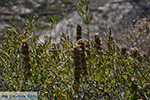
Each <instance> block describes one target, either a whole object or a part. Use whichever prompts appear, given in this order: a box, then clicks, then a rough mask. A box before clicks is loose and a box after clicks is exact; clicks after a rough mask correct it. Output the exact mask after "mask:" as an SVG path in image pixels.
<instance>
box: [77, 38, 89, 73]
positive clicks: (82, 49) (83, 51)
mask: <svg viewBox="0 0 150 100" xmlns="http://www.w3.org/2000/svg"><path fill="white" fill-rule="evenodd" d="M78 44H79V45H80V48H81V66H82V70H83V75H88V71H87V64H86V55H85V43H84V40H82V39H80V40H78Z"/></svg>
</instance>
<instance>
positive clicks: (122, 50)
mask: <svg viewBox="0 0 150 100" xmlns="http://www.w3.org/2000/svg"><path fill="white" fill-rule="evenodd" d="M126 50H127V47H126V46H124V45H123V46H122V47H121V54H122V55H125V54H126Z"/></svg>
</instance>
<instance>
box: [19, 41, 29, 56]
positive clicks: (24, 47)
mask: <svg viewBox="0 0 150 100" xmlns="http://www.w3.org/2000/svg"><path fill="white" fill-rule="evenodd" d="M21 51H22V54H23V55H29V47H28V41H27V40H26V39H23V40H22V48H21Z"/></svg>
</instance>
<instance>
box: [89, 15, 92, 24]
mask: <svg viewBox="0 0 150 100" xmlns="http://www.w3.org/2000/svg"><path fill="white" fill-rule="evenodd" d="M92 17H93V15H90V17H89V24H90V23H91V20H92Z"/></svg>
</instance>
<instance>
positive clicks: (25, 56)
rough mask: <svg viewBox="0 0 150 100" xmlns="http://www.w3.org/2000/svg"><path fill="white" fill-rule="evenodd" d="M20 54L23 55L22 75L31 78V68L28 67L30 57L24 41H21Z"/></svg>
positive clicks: (26, 43)
mask: <svg viewBox="0 0 150 100" xmlns="http://www.w3.org/2000/svg"><path fill="white" fill-rule="evenodd" d="M21 52H22V54H23V63H24V73H25V76H26V77H30V76H32V72H31V70H30V69H31V68H32V66H31V65H30V63H29V62H30V57H29V46H28V41H27V40H26V39H23V40H22V48H21Z"/></svg>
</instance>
